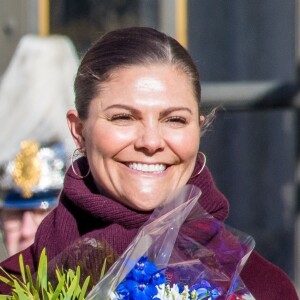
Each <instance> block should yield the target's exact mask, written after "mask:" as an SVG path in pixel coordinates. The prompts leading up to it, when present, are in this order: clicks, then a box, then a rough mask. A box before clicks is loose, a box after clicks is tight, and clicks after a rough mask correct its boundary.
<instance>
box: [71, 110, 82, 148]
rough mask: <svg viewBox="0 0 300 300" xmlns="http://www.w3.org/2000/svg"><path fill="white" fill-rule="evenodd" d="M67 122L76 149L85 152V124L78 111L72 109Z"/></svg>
mask: <svg viewBox="0 0 300 300" xmlns="http://www.w3.org/2000/svg"><path fill="white" fill-rule="evenodd" d="M67 122H68V126H69V130H70V132H71V134H72V137H73V140H74V142H75V144H76V147H77V148H79V149H81V150H84V149H85V140H84V136H83V122H82V121H81V119H80V118H79V116H78V113H77V110H75V109H70V110H69V111H68V112H67Z"/></svg>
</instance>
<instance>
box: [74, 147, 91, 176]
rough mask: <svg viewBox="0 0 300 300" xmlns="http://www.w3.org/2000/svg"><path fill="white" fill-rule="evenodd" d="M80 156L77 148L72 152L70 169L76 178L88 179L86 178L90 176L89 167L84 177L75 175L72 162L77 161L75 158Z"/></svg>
mask: <svg viewBox="0 0 300 300" xmlns="http://www.w3.org/2000/svg"><path fill="white" fill-rule="evenodd" d="M77 152H78V153H77ZM80 154H81V155H82V152H80V149H79V148H76V149H75V150H74V152H73V154H72V158H71V167H72V170H73V173H74V174H75V175H76V176H77V177H79V178H81V179H83V178H86V177H88V176H89V175H90V172H91V169H90V167H89V170H88V172H87V173H86V174H85V175H84V176H82V175H79V174H77V172H76V171H75V168H74V160H75V159H77V158H78V157H79V156H80Z"/></svg>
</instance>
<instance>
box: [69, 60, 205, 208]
mask: <svg viewBox="0 0 300 300" xmlns="http://www.w3.org/2000/svg"><path fill="white" fill-rule="evenodd" d="M203 119H204V117H199V112H198V105H197V101H196V99H195V96H194V94H193V88H192V85H191V82H190V80H189V78H188V77H187V75H186V74H184V73H183V72H182V71H181V70H179V69H177V68H175V67H174V66H171V65H154V66H150V67H149V66H147V67H145V66H131V67H127V68H123V69H120V70H117V71H116V72H114V73H113V74H112V77H111V78H110V80H109V81H108V82H106V83H105V84H101V92H100V93H99V96H98V97H96V98H94V99H93V100H92V102H91V104H90V108H89V115H88V118H87V120H85V121H81V120H80V119H79V118H78V116H77V113H76V111H74V110H71V111H69V112H68V122H69V126H70V130H71V132H72V134H73V137H74V139H75V142H76V144H77V147H79V148H81V149H83V150H85V152H86V155H87V158H88V161H89V165H90V168H91V173H92V175H93V177H94V179H95V181H96V182H97V183H98V184H99V185H100V186H101V187H102V188H103V189H104V190H105V191H106V192H107V193H108V194H109V195H111V196H112V197H114V198H115V199H116V200H118V201H119V202H121V203H123V204H125V205H127V206H129V207H132V208H134V209H138V210H143V211H148V210H152V209H154V208H155V207H157V206H159V205H160V204H161V203H162V202H163V201H164V200H165V199H166V198H167V197H168V196H169V195H170V193H172V192H173V191H174V190H176V189H178V188H181V187H183V186H184V185H185V184H186V182H187V181H188V179H189V178H190V176H191V174H192V172H193V169H194V165H195V160H196V157H197V152H198V148H199V139H200V125H201V123H202V122H203Z"/></svg>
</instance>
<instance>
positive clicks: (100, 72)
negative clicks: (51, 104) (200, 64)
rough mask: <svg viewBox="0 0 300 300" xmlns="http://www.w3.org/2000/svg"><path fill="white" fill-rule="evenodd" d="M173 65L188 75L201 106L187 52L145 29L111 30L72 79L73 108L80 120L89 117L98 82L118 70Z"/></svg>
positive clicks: (86, 56)
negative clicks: (73, 92)
mask: <svg viewBox="0 0 300 300" xmlns="http://www.w3.org/2000/svg"><path fill="white" fill-rule="evenodd" d="M157 63H160V64H172V65H174V66H176V67H178V68H179V69H181V70H182V71H183V72H184V73H186V74H187V75H188V77H189V78H190V80H191V83H192V86H193V89H194V94H195V97H196V100H197V101H198V104H200V98H201V88H200V79H199V73H198V70H197V67H196V66H195V64H194V62H193V60H192V58H191V57H190V55H189V53H188V52H187V50H186V49H185V48H184V47H182V46H181V45H180V44H179V42H178V41H176V40H175V39H174V38H172V37H170V36H168V35H166V34H164V33H162V32H159V31H157V30H155V29H152V28H148V27H130V28H124V29H118V30H114V31H111V32H109V33H107V34H105V35H104V36H102V37H101V38H100V39H99V40H97V41H96V42H95V43H94V44H93V45H92V47H91V48H90V49H89V50H88V51H87V53H86V54H85V55H84V57H83V59H82V61H81V64H80V66H79V68H78V72H77V75H76V79H75V85H74V89H75V105H76V109H77V111H78V115H79V117H80V118H81V119H83V120H84V119H86V118H87V117H88V110H89V106H90V102H91V100H92V99H93V98H95V97H96V96H97V95H98V94H99V92H101V88H100V87H101V83H104V82H105V81H107V80H109V76H110V75H111V74H112V72H113V71H116V70H117V69H118V68H122V67H126V66H133V65H145V66H147V65H151V64H157Z"/></svg>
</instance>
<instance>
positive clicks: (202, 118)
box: [199, 115, 205, 128]
mask: <svg viewBox="0 0 300 300" xmlns="http://www.w3.org/2000/svg"><path fill="white" fill-rule="evenodd" d="M204 122H205V117H204V116H203V115H201V116H200V117H199V125H200V128H201V127H202V126H203V124H204Z"/></svg>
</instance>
